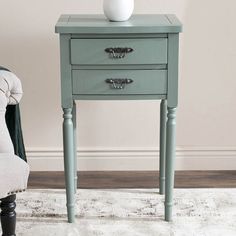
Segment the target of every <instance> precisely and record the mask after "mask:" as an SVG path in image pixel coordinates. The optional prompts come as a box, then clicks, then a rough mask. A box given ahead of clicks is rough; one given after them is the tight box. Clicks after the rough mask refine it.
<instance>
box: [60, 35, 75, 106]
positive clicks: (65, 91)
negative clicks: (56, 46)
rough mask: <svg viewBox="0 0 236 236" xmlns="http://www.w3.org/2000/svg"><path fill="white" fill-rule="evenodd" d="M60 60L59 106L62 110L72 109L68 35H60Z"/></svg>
mask: <svg viewBox="0 0 236 236" xmlns="http://www.w3.org/2000/svg"><path fill="white" fill-rule="evenodd" d="M60 58H61V60H60V61H61V104H62V107H63V108H72V106H73V101H72V83H71V64H70V35H68V34H60Z"/></svg>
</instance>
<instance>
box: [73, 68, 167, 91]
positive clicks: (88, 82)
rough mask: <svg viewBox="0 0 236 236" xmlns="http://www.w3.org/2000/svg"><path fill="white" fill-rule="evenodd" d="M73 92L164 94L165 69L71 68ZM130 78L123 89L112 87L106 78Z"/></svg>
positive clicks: (165, 82) (165, 88)
mask: <svg viewBox="0 0 236 236" xmlns="http://www.w3.org/2000/svg"><path fill="white" fill-rule="evenodd" d="M72 77H73V94H87V95H88V94H92V95H95V94H97V95H98V94H101V95H125V94H166V93H167V71H166V70H142V71H141V70H140V71H136V70H73V71H72ZM109 78H111V79H116V78H121V79H125V78H127V79H132V80H133V82H132V83H131V84H127V85H125V87H124V88H123V89H114V88H112V86H111V84H108V83H106V82H105V80H106V79H109Z"/></svg>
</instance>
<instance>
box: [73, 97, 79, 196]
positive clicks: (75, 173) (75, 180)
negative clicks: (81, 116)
mask: <svg viewBox="0 0 236 236" xmlns="http://www.w3.org/2000/svg"><path fill="white" fill-rule="evenodd" d="M73 131H74V167H75V170H74V182H75V183H74V185H75V193H76V190H77V179H78V177H77V134H76V103H75V101H74V103H73Z"/></svg>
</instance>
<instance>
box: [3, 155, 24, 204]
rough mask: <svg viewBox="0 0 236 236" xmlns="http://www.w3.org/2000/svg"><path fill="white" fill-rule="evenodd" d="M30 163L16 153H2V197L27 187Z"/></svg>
mask: <svg viewBox="0 0 236 236" xmlns="http://www.w3.org/2000/svg"><path fill="white" fill-rule="evenodd" d="M28 177H29V165H28V164H27V163H26V162H25V161H23V160H22V159H20V158H19V157H18V156H16V155H12V154H8V153H0V199H1V198H4V197H7V196H8V195H10V194H14V193H17V192H21V191H23V190H25V189H26V187H27V181H28Z"/></svg>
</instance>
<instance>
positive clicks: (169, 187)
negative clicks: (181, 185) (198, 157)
mask: <svg viewBox="0 0 236 236" xmlns="http://www.w3.org/2000/svg"><path fill="white" fill-rule="evenodd" d="M167 110H168V114H167V118H168V120H167V127H166V128H167V130H166V173H165V174H166V184H165V191H166V193H165V220H166V221H171V220H172V205H173V188H174V164H175V128H176V121H175V117H176V108H170V107H168V108H167Z"/></svg>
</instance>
